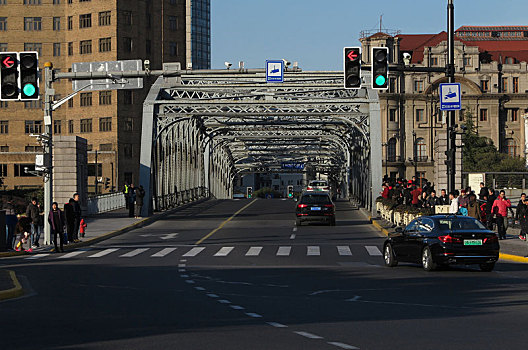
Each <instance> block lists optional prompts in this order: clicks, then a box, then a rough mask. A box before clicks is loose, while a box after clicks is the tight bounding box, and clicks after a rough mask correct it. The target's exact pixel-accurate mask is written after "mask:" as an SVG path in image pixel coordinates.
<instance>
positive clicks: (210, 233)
mask: <svg viewBox="0 0 528 350" xmlns="http://www.w3.org/2000/svg"><path fill="white" fill-rule="evenodd" d="M255 201H256V199H253V200H252V201H251V202H249V203H248V204H246V205H245V206H243V207H242V208H240V209H239V210H238V211H237V212H236V213H234V214H233V215H231V217H229V218H228V219H226V220H225V221H224V222H222V223H221V224H220V226H218V227H217V228H215V229H214V230H212V231H211V232H209V233H208V234H206V235H205V236H203V237H202V238H201V239H200V240H199V241H198V242H196V245H198V244H201V243H202V242H203V241H205V240H206V239H207V238H209V237H211V236H212V235H214V234H215V233H216V232H217V231H219V230H221V229H222V227H224V225H225V224H227V223H228V222H229V221H231V220H233V219H234V218H235V217H236V216H237V215H238V214H240V213H241V212H242V211H244V210H245V209H246V208H248V207H249V206H250V205H252V204H253V203H255Z"/></svg>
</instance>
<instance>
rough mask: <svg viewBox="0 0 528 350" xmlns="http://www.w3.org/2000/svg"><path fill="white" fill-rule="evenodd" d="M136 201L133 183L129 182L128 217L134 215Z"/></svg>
mask: <svg viewBox="0 0 528 350" xmlns="http://www.w3.org/2000/svg"><path fill="white" fill-rule="evenodd" d="M135 202H136V188H135V187H134V184H130V187H129V188H128V217H129V218H133V217H135V215H134V209H135V208H134V203H135Z"/></svg>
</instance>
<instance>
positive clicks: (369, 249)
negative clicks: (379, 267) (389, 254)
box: [365, 245, 382, 256]
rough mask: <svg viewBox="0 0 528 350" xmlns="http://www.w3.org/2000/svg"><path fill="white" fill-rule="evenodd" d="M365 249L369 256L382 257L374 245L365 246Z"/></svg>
mask: <svg viewBox="0 0 528 350" xmlns="http://www.w3.org/2000/svg"><path fill="white" fill-rule="evenodd" d="M365 249H366V250H367V252H368V253H369V255H370V256H381V255H382V254H381V251H380V250H379V248H378V247H376V246H375V245H366V246H365Z"/></svg>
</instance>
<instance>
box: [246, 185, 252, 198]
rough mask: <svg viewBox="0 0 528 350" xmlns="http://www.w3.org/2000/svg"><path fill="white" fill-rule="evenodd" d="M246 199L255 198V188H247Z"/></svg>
mask: <svg viewBox="0 0 528 350" xmlns="http://www.w3.org/2000/svg"><path fill="white" fill-rule="evenodd" d="M246 197H247V198H252V197H253V187H246Z"/></svg>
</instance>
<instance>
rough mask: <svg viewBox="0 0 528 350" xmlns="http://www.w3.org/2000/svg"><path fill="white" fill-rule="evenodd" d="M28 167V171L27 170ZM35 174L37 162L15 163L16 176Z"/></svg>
mask: <svg viewBox="0 0 528 350" xmlns="http://www.w3.org/2000/svg"><path fill="white" fill-rule="evenodd" d="M26 168H27V172H26ZM32 176H37V175H36V174H35V164H15V177H32Z"/></svg>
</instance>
